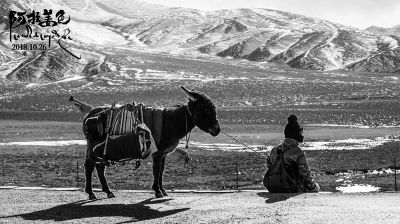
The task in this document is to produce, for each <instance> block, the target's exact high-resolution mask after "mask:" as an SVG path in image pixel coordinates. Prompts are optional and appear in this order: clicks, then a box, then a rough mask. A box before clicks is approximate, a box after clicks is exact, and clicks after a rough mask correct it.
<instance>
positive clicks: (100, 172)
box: [96, 164, 115, 198]
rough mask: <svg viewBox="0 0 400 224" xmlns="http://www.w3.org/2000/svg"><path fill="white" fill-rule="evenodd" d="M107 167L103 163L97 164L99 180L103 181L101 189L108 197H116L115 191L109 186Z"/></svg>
mask: <svg viewBox="0 0 400 224" xmlns="http://www.w3.org/2000/svg"><path fill="white" fill-rule="evenodd" d="M105 169H106V167H105V166H104V165H102V164H96V170H97V175H98V176H99V180H100V183H101V190H102V191H103V192H105V193H106V194H107V197H108V198H115V195H114V193H112V192H111V191H110V189H109V188H108V184H107V180H106V176H105V175H104V171H105Z"/></svg>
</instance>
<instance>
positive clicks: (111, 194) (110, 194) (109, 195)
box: [107, 192, 115, 198]
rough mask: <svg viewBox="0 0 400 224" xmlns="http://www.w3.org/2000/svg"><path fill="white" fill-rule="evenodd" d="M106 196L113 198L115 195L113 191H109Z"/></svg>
mask: <svg viewBox="0 0 400 224" xmlns="http://www.w3.org/2000/svg"><path fill="white" fill-rule="evenodd" d="M107 198H115V195H114V193H112V192H111V193H109V194H107Z"/></svg>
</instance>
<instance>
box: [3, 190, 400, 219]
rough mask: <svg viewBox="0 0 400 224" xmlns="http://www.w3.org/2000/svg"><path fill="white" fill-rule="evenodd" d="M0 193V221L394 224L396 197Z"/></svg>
mask: <svg viewBox="0 0 400 224" xmlns="http://www.w3.org/2000/svg"><path fill="white" fill-rule="evenodd" d="M115 194H116V196H117V198H113V199H106V198H105V195H104V194H103V193H100V192H98V193H97V196H98V197H99V198H100V199H99V200H97V201H88V200H85V199H86V195H85V194H84V193H83V192H79V191H48V190H15V189H13V190H4V189H3V190H0V223H32V222H37V223H39V222H40V223H54V222H59V221H63V222H67V223H130V222H139V223H324V224H326V223H352V224H355V223H399V222H400V193H366V194H361V193H359V194H339V193H329V194H327V193H325V194H324V193H320V194H315V193H313V194H298V195H295V194H292V195H284V194H269V193H267V192H263V191H258V192H257V191H247V192H234V193H206V192H203V193H183V192H181V193H170V197H166V198H162V199H154V198H153V195H152V194H150V192H126V191H125V192H124V191H116V192H115Z"/></svg>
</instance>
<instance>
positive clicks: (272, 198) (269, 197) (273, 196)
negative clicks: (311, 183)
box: [257, 192, 302, 204]
mask: <svg viewBox="0 0 400 224" xmlns="http://www.w3.org/2000/svg"><path fill="white" fill-rule="evenodd" d="M300 194H302V193H268V192H260V193H257V195H258V196H260V197H263V198H266V200H265V203H268V204H272V203H276V202H280V201H286V200H287V199H289V198H291V197H295V196H297V195H300Z"/></svg>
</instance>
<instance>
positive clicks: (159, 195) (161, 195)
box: [156, 193, 164, 198]
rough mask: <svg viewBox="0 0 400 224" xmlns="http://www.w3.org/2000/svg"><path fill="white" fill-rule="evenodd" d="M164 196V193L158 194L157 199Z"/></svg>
mask: <svg viewBox="0 0 400 224" xmlns="http://www.w3.org/2000/svg"><path fill="white" fill-rule="evenodd" d="M162 197H164V195H163V194H162V193H156V198H162Z"/></svg>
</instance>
